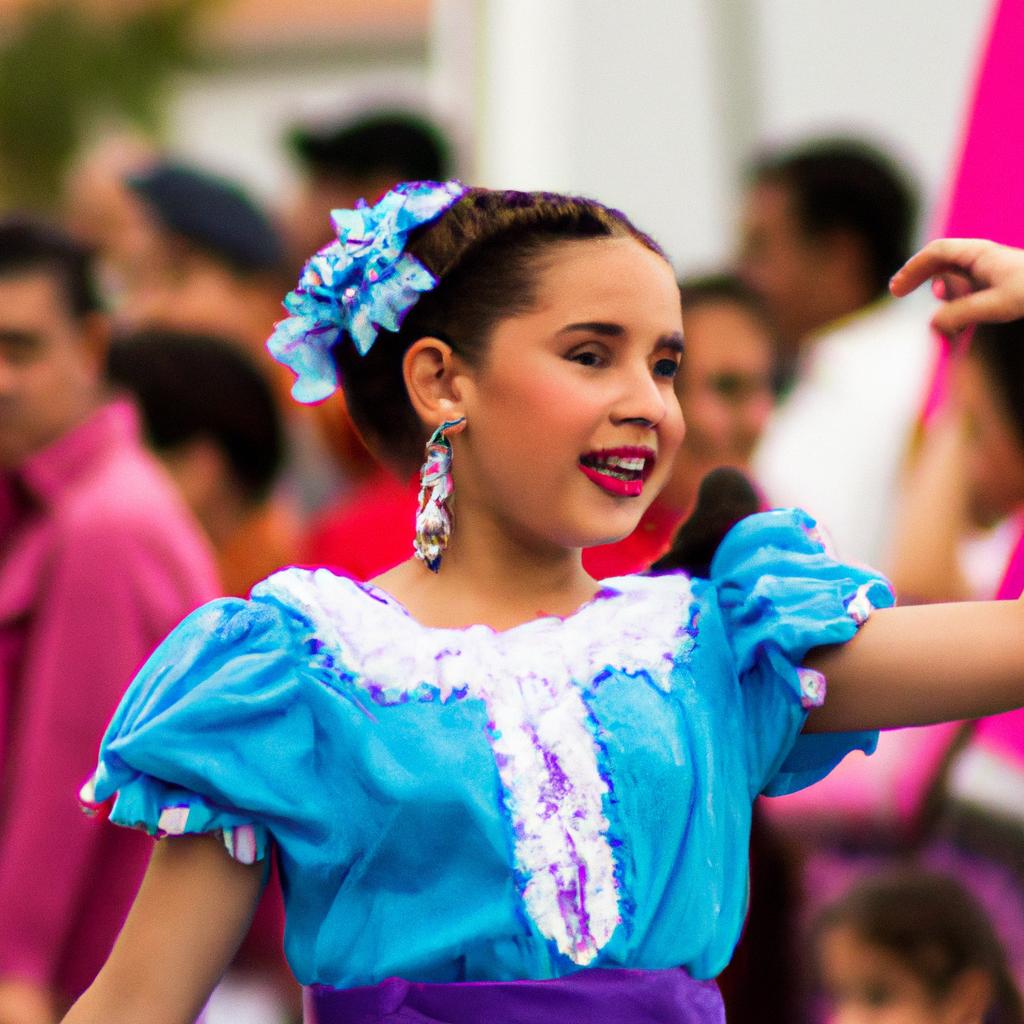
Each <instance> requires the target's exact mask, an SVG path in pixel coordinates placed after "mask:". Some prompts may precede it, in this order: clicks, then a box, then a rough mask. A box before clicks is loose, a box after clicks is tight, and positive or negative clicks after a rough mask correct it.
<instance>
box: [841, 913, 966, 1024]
mask: <svg viewBox="0 0 1024 1024" xmlns="http://www.w3.org/2000/svg"><path fill="white" fill-rule="evenodd" d="M821 974H822V984H823V987H824V990H825V994H826V996H827V998H828V1002H829V1008H830V1013H829V1016H828V1021H829V1024H968V1022H969V1021H972V1020H974V1019H975V1018H971V1017H965V1016H963V1012H962V1010H961V1008H960V1007H959V1005H954V1001H953V1000H937V999H935V998H934V997H933V996H932V995H931V994H930V993H929V992H928V990H927V988H926V987H925V985H924V983H923V982H922V981H921V980H920V979H919V978H918V977H917V975H916V974H914V973H913V972H912V971H911V970H910V968H908V967H906V966H904V965H903V963H902V962H900V961H899V960H898V959H897V958H896V957H894V956H893V955H892V954H891V953H889V952H887V951H885V950H882V949H879V948H877V947H876V946H871V945H868V944H867V943H865V942H864V941H863V940H862V939H861V938H860V937H859V936H858V935H857V934H856V933H855V932H854V931H852V930H851V929H850V928H847V927H844V926H841V925H840V926H838V927H835V928H832V929H831V930H829V931H828V932H826V933H825V935H824V936H823V939H822V948H821Z"/></svg>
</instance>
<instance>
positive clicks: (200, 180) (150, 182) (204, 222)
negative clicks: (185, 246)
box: [126, 161, 284, 271]
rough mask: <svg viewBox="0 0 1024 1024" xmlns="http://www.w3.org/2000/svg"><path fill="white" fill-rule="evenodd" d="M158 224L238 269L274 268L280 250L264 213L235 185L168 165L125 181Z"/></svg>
mask: <svg viewBox="0 0 1024 1024" xmlns="http://www.w3.org/2000/svg"><path fill="white" fill-rule="evenodd" d="M126 181H127V184H128V186H129V188H131V189H132V191H133V192H135V194H136V195H138V196H140V197H141V198H142V199H143V200H144V201H145V203H146V204H147V206H148V207H149V208H150V210H151V211H152V212H153V213H154V214H155V216H156V217H157V219H158V220H159V221H160V223H161V224H162V225H163V226H164V227H165V228H166V229H167V230H168V231H172V232H174V233H175V234H178V235H181V236H182V237H183V238H186V239H188V241H190V242H191V243H192V244H193V245H195V246H197V247H198V248H200V249H202V250H204V251H205V252H207V253H209V254H210V255H213V256H217V257H219V258H220V259H223V260H224V261H225V262H227V263H230V264H231V265H232V266H234V267H235V268H237V269H239V270H246V271H259V270H276V269H278V268H279V267H280V265H281V262H282V259H283V257H284V246H283V244H282V241H281V237H280V235H279V234H278V232H277V229H276V228H275V227H274V225H273V224H272V223H271V221H270V219H269V218H268V217H267V215H266V214H265V213H264V212H263V211H262V210H261V209H260V207H259V206H258V205H257V204H256V203H255V202H254V201H253V200H252V199H251V198H250V197H249V196H248V195H247V194H246V192H245V191H244V189H242V188H241V186H239V185H238V184H236V183H235V182H233V181H229V180H228V179H226V178H221V177H218V176H217V175H214V174H210V173H208V172H207V171H201V170H199V169H197V168H195V167H189V166H187V165H185V164H180V163H174V162H171V161H161V162H160V163H157V164H154V165H153V166H151V167H150V168H148V169H147V170H145V171H143V172H141V173H139V174H133V175H131V176H130V177H128V178H127V179H126Z"/></svg>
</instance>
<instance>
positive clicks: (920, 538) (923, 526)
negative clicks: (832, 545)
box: [884, 408, 971, 604]
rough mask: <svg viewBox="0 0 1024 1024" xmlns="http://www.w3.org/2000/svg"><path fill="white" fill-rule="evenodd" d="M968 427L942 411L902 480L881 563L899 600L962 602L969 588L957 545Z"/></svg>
mask: <svg viewBox="0 0 1024 1024" xmlns="http://www.w3.org/2000/svg"><path fill="white" fill-rule="evenodd" d="M966 459H967V446H966V426H965V424H964V422H963V417H962V415H961V414H960V412H959V410H958V409H949V408H947V409H945V410H943V411H942V413H940V415H939V417H938V418H937V420H936V422H935V423H934V425H933V426H932V427H931V428H930V429H929V431H928V433H927V434H926V435H925V438H924V440H923V442H922V444H921V448H920V450H919V451H918V452H917V455H916V458H915V461H914V464H913V466H911V468H910V470H909V472H908V473H907V474H906V477H905V479H904V481H903V486H902V490H901V493H900V496H899V501H898V502H897V507H896V514H895V516H894V518H893V526H892V540H891V542H890V545H889V555H888V559H887V561H886V564H885V565H884V569H885V572H886V575H887V576H888V577H889V579H890V580H891V581H892V584H893V587H894V588H895V590H896V593H897V594H898V595H899V598H900V602H901V603H903V604H908V603H913V604H925V603H928V602H936V601H964V600H967V599H968V598H970V596H971V593H970V587H969V585H968V582H967V580H966V579H965V578H964V573H963V569H962V568H961V564H960V546H961V544H962V543H963V541H964V538H965V537H966V536H967V535H968V532H969V530H970V516H969V513H968V488H967V472H966V469H965V464H966Z"/></svg>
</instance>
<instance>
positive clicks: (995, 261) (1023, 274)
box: [889, 238, 1024, 335]
mask: <svg viewBox="0 0 1024 1024" xmlns="http://www.w3.org/2000/svg"><path fill="white" fill-rule="evenodd" d="M929 278H936V279H938V280H939V281H940V282H941V285H942V289H941V291H942V294H941V295H940V298H944V299H946V301H945V302H944V303H943V304H942V306H941V308H940V309H939V311H938V312H937V313H936V314H935V316H934V317H933V318H932V326H933V327H934V328H935V329H936V330H937V331H940V332H941V333H942V334H945V335H953V334H956V333H957V332H958V331H962V330H963V329H964V328H965V327H969V326H970V325H971V324H975V323H1005V322H1007V321H1009V320H1017V319H1019V318H1021V317H1024V250H1021V249H1014V248H1012V247H1011V246H1008V245H999V244H997V243H996V242H988V241H985V240H984V239H980V238H941V239H939V240H938V241H935V242H929V243H928V245H926V246H925V247H924V248H923V249H921V251H920V252H918V253H916V254H915V255H914V256H912V257H911V258H910V259H909V260H908V261H907V263H906V264H905V265H904V266H903V267H901V268H900V269H899V270H898V271H897V272H896V274H895V275H894V276H893V279H892V281H891V282H890V285H889V288H890V290H891V291H892V293H893V295H895V296H897V297H900V296H903V295H909V294H910V293H911V292H912V291H913V290H914V289H915V288H917V287H918V286H919V285H922V284H924V282H925V281H927V280H928V279H929Z"/></svg>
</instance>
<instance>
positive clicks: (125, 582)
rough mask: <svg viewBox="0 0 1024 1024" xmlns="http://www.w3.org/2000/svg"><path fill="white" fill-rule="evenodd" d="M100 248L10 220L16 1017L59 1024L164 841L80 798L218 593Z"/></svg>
mask: <svg viewBox="0 0 1024 1024" xmlns="http://www.w3.org/2000/svg"><path fill="white" fill-rule="evenodd" d="M106 341H107V322H106V319H105V318H104V316H103V315H102V313H101V311H100V309H99V306H98V303H97V301H96V298H95V294H94V291H93V287H92V283H91V279H90V269H89V265H88V258H87V255H86V254H85V253H84V252H82V251H81V250H80V249H78V248H77V247H76V246H75V245H74V244H73V243H72V242H71V241H70V240H69V239H67V238H66V237H64V236H63V235H62V234H60V233H59V232H57V231H55V230H52V229H49V228H45V227H42V226H40V225H38V224H34V223H31V222H28V221H18V220H13V219H7V220H4V221H0V1022H2V1024H44V1022H49V1021H52V1020H55V1019H56V1018H57V1017H59V1015H60V1013H61V1011H62V1010H63V1008H64V1007H65V1006H66V1005H67V1004H68V1003H69V1002H70V1001H71V1000H72V999H73V998H74V997H75V996H76V995H77V994H78V993H79V992H80V991H81V990H82V989H83V988H84V987H85V986H86V985H87V984H88V982H89V981H90V980H91V978H92V976H93V974H94V973H95V971H96V969H98V967H99V966H100V965H101V963H102V962H103V959H104V958H105V956H106V954H107V952H108V951H109V949H110V946H111V944H112V942H113V940H114V938H115V937H116V934H117V931H118V930H119V928H120V925H121V922H122V920H123V918H124V914H125V913H126V911H127V908H128V905H129V903H130V901H131V898H132V896H133V895H134V892H135V889H136V887H137V885H138V882H139V880H140V878H141V875H142V872H143V870H144V868H145V864H146V860H147V858H148V855H149V850H150V847H151V843H150V840H149V839H148V837H146V836H144V835H141V834H136V833H134V832H133V831H132V830H126V829H115V828H113V827H111V826H108V825H106V824H105V823H103V822H100V821H95V820H92V821H91V820H89V819H87V818H86V817H85V816H84V815H82V813H81V810H80V809H79V806H78V803H77V801H76V796H75V795H76V793H77V790H78V787H79V786H80V784H81V783H82V781H83V780H84V779H85V777H86V776H87V775H88V773H89V772H90V770H91V769H92V767H93V766H94V761H95V753H96V749H97V745H98V743H99V740H100V737H101V735H102V733H103V730H104V728H105V726H106V723H107V720H108V718H109V716H110V715H111V713H112V712H113V710H114V707H115V705H116V704H117V702H118V699H119V698H120V696H121V693H122V691H123V690H124V688H125V686H126V685H127V683H128V681H129V680H130V679H131V677H132V674H133V673H134V671H135V670H136V668H137V667H138V666H139V665H140V664H141V662H142V661H143V660H144V659H145V658H146V657H147V656H148V655H149V654H150V652H151V651H152V650H153V648H154V647H155V646H156V645H157V643H159V641H160V640H161V639H162V638H163V637H164V636H165V635H166V633H167V632H168V631H169V630H170V629H171V627H173V626H174V625H175V624H176V623H177V622H178V621H179V620H180V619H181V618H182V617H183V616H185V615H186V614H187V613H188V612H189V611H191V610H192V609H193V608H195V607H196V606H197V605H198V604H200V603H202V602H203V601H205V600H208V599H209V598H211V597H214V596H216V594H217V592H218V587H217V582H216V575H215V569H214V563H213V559H212V554H211V552H210V550H209V548H208V546H207V542H206V541H205V540H204V539H203V537H202V535H201V533H200V531H199V528H198V526H197V525H196V524H195V522H194V521H193V519H192V518H191V515H190V513H189V512H188V511H187V510H186V508H185V506H184V504H183V502H182V500H181V499H180V498H179V496H178V494H177V493H176V491H175V490H174V487H173V485H172V483H171V482H170V480H169V478H168V477H166V476H165V474H164V472H163V471H162V470H161V469H160V467H159V466H158V464H157V463H156V461H155V460H154V459H153V458H152V457H151V456H150V455H149V454H147V452H146V451H145V450H144V448H143V443H142V439H141V437H140V433H139V426H138V421H137V418H136V414H135V410H134V408H133V406H132V405H131V404H130V403H128V402H126V401H123V400H117V399H112V398H111V397H110V396H109V395H108V394H107V393H106V390H105V387H104V382H103V364H104V355H105V349H106Z"/></svg>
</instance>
